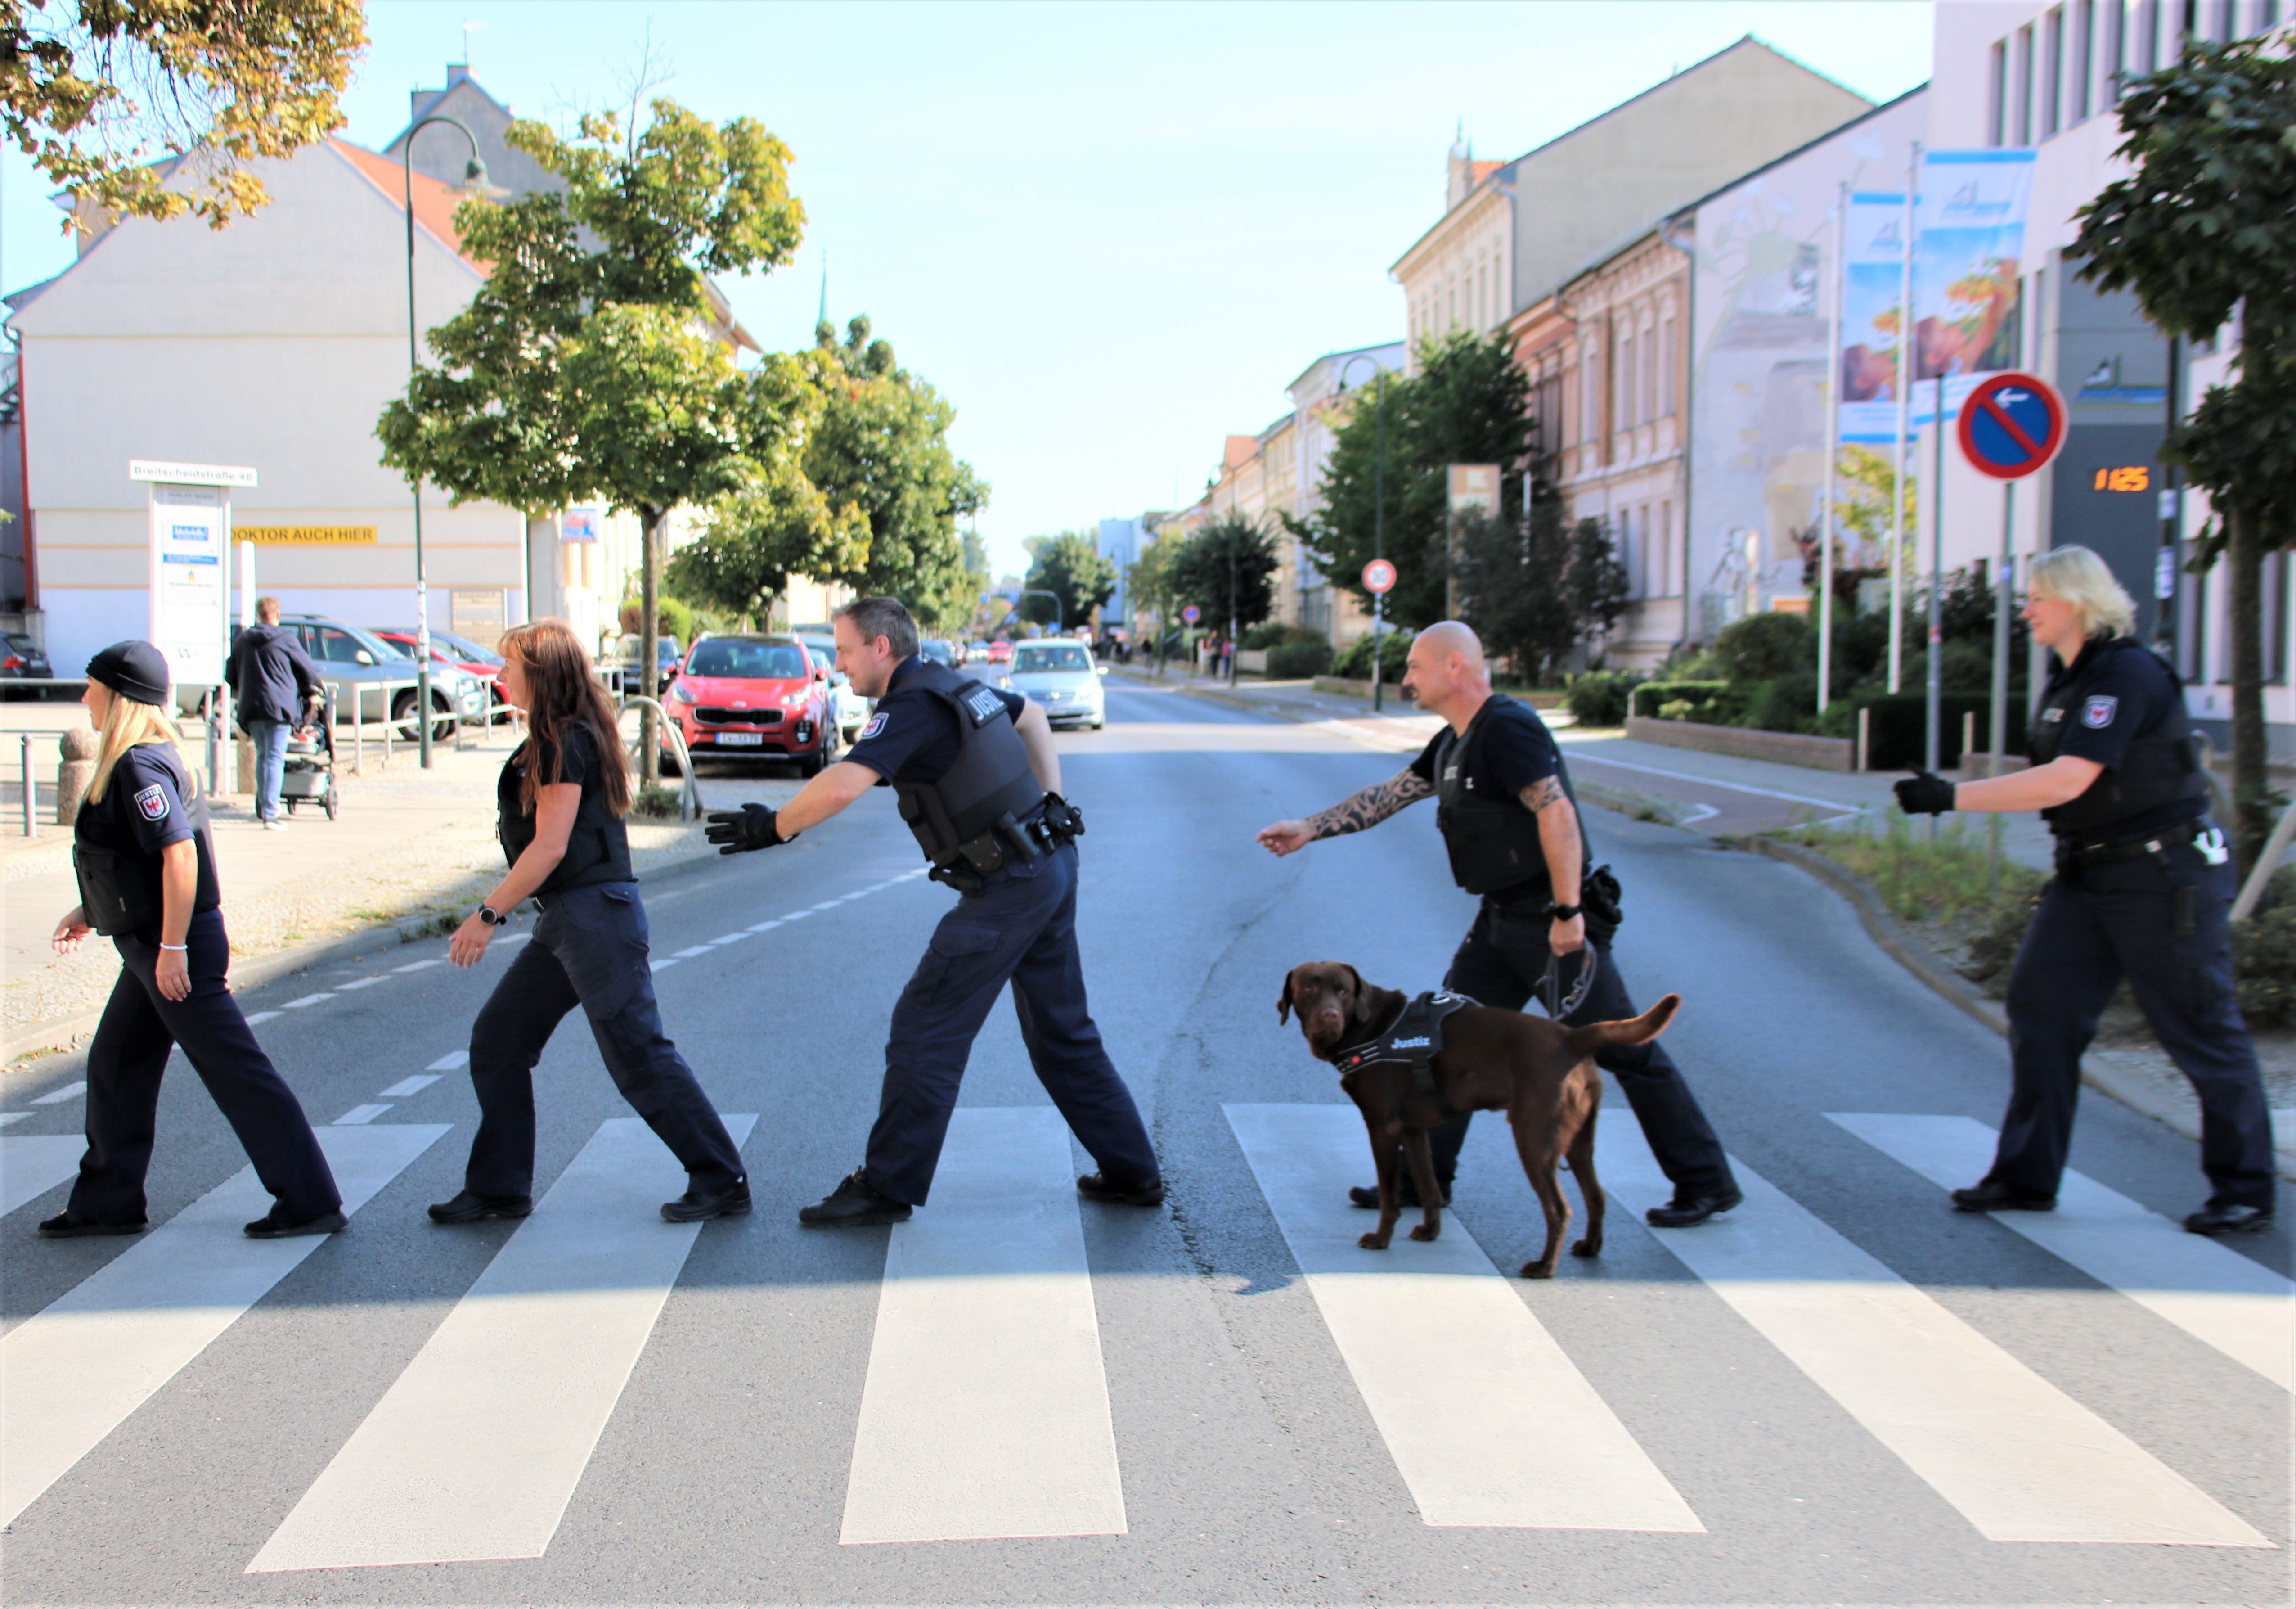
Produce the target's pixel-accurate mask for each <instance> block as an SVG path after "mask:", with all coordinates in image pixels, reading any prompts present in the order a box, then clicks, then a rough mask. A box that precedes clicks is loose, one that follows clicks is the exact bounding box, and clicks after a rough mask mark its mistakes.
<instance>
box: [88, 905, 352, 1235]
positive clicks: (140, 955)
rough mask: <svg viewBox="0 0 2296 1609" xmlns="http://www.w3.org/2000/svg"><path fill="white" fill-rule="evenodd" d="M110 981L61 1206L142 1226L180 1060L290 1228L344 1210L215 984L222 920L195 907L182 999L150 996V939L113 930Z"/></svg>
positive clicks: (299, 1117)
mask: <svg viewBox="0 0 2296 1609" xmlns="http://www.w3.org/2000/svg"><path fill="white" fill-rule="evenodd" d="M111 942H112V946H113V948H116V949H118V950H119V981H118V982H117V983H115V984H113V985H112V987H111V999H110V1000H109V1001H107V1002H106V1003H105V1005H104V1007H103V1017H102V1021H101V1022H98V1023H97V1024H96V1030H95V1038H94V1040H93V1041H91V1042H90V1044H89V1046H88V1050H87V1154H86V1156H84V1157H82V1158H81V1159H80V1164H79V1180H78V1183H77V1184H75V1185H73V1186H72V1193H71V1201H70V1207H71V1210H72V1211H75V1212H77V1213H78V1214H80V1215H81V1216H82V1217H84V1218H92V1219H96V1220H98V1221H99V1222H102V1223H108V1224H131V1223H141V1222H143V1219H144V1216H145V1210H144V1201H143V1177H144V1175H145V1173H146V1172H148V1171H149V1170H150V1169H151V1166H152V1139H153V1133H154V1129H155V1127H156V1124H157V1121H158V1117H159V1110H160V1077H161V1075H162V1074H164V1073H165V1072H166V1071H167V1069H168V1052H169V1051H171V1050H174V1049H175V1048H176V1047H178V1046H181V1047H183V1052H184V1060H186V1061H188V1062H190V1063H191V1064H192V1071H194V1072H196V1073H198V1074H199V1075H200V1081H201V1083H203V1084H205V1085H206V1086H207V1087H208V1094H209V1095H210V1096H213V1097H214V1098H215V1104H216V1105H217V1107H218V1108H220V1109H221V1111H222V1112H223V1115H224V1121H226V1122H228V1123H229V1124H230V1125H231V1129H232V1132H233V1133H234V1134H236V1135H237V1136H238V1137H239V1143H240V1145H242V1146H243V1147H244V1148H245V1149H246V1152H247V1160H248V1161H249V1162H253V1163H254V1164H255V1177H256V1178H258V1179H260V1180H262V1182H263V1187H264V1188H265V1189H266V1190H268V1191H270V1192H271V1194H273V1195H275V1196H276V1197H278V1199H279V1204H280V1207H281V1208H282V1209H283V1211H285V1213H286V1215H287V1216H288V1217H289V1218H291V1219H293V1220H294V1221H295V1222H297V1223H306V1222H308V1221H309V1220H310V1219H315V1218H319V1217H322V1216H324V1215H325V1214H326V1213H329V1212H332V1211H334V1210H335V1209H336V1208H338V1207H340V1206H341V1205H342V1204H343V1198H342V1194H341V1193H340V1192H339V1191H338V1190H337V1189H336V1188H335V1176H334V1174H333V1172H332V1171H331V1170H329V1168H328V1167H327V1158H326V1155H325V1153H324V1152H322V1151H321V1150H320V1149H319V1139H318V1137H317V1136H316V1135H315V1134H313V1133H312V1132H311V1121H310V1119H308V1118H307V1117H305V1116H304V1115H303V1104H302V1103H301V1102H300V1101H298V1100H297V1099H296V1098H295V1092H294V1091H293V1090H292V1089H290V1088H288V1087H287V1080H284V1079H283V1078H281V1077H280V1076H279V1070H278V1069H277V1068H275V1067H274V1066H273V1065H272V1064H271V1058H270V1057H269V1056H267V1055H264V1054H263V1047H262V1046H260V1045H258V1044H257V1043H256V1040H255V1030H253V1029H251V1028H250V1027H248V1025H247V1018H246V1016H245V1014H243V1013H242V1012H241V1010H240V1009H239V1002H238V1001H237V1000H235V999H234V998H233V997H232V994H231V991H230V989H227V988H226V987H225V982H224V980H225V974H226V973H228V972H229V971H230V968H231V940H230V937H229V936H228V935H227V934H226V933H225V932H224V925H223V913H222V912H221V911H219V910H215V911H201V912H199V913H197V914H196V915H193V917H192V925H191V931H190V932H189V933H187V934H186V935H185V937H184V950H185V955H184V960H185V961H186V962H188V963H189V964H190V971H191V975H192V992H191V993H190V994H189V995H187V996H185V997H184V998H183V999H180V1000H170V999H169V998H168V997H167V996H165V995H163V994H161V993H160V984H159V981H158V968H159V965H160V949H159V942H158V937H157V934H156V933H154V934H152V936H150V937H146V936H144V935H142V934H135V933H122V934H119V935H118V936H116V937H114V938H113V940H112V941H111Z"/></svg>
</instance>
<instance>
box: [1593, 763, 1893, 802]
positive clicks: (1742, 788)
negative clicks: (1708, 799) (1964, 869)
mask: <svg viewBox="0 0 2296 1609" xmlns="http://www.w3.org/2000/svg"><path fill="white" fill-rule="evenodd" d="M1570 763H1571V764H1573V765H1578V766H1616V767H1617V768H1619V769H1620V770H1621V771H1639V772H1641V773H1642V774H1643V775H1644V776H1669V777H1672V778H1673V779H1674V780H1675V781H1677V782H1692V783H1697V784H1700V785H1702V786H1704V787H1710V788H1727V789H1729V790H1730V791H1731V792H1733V793H1759V794H1760V795H1761V796H1762V797H1763V798H1765V799H1784V800H1792V802H1793V803H1795V804H1809V805H1824V806H1825V808H1826V809H1829V810H1841V811H1844V812H1846V813H1849V814H1852V815H1854V814H1856V813H1857V812H1858V811H1860V810H1866V809H1872V808H1873V807H1872V806H1870V805H1861V804H1858V803H1857V802H1856V801H1855V800H1840V799H1813V798H1811V797H1810V796H1809V795H1808V794H1807V793H1781V792H1778V790H1777V789H1775V788H1757V787H1753V786H1751V785H1750V784H1746V783H1743V782H1724V781H1723V780H1722V779H1721V778H1720V777H1718V776H1692V775H1691V774H1690V773H1688V772H1686V771H1665V770H1661V769H1660V768H1658V767H1656V766H1638V765H1636V764H1635V763H1634V762H1633V761H1632V760H1626V759H1603V756H1601V755H1599V754H1587V753H1582V752H1579V751H1573V752H1572V753H1571V755H1570Z"/></svg>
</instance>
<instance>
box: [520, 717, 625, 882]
mask: <svg viewBox="0 0 2296 1609" xmlns="http://www.w3.org/2000/svg"><path fill="white" fill-rule="evenodd" d="M596 758H597V759H598V761H599V763H601V764H604V765H613V764H616V763H618V762H619V760H620V759H621V753H620V745H619V743H618V744H616V745H615V748H614V750H613V751H610V752H609V753H607V754H603V755H599V756H597V757H596ZM535 763H538V762H537V755H536V749H535V743H534V740H533V739H532V738H531V737H529V738H528V739H527V740H526V742H524V743H521V744H520V745H519V746H518V748H517V750H516V751H515V752H513V753H512V755H511V757H510V759H507V760H505V761H504V762H503V768H502V777H501V780H500V781H499V782H497V783H496V785H495V806H496V829H495V831H496V836H498V837H499V838H501V840H502V846H503V853H504V855H505V856H506V857H508V858H509V860H510V864H511V865H512V866H516V865H517V864H518V858H519V857H520V856H521V855H523V854H525V853H526V846H527V845H529V844H530V843H532V842H533V841H534V834H535V830H536V828H535V818H534V817H533V815H532V813H530V812H529V810H528V809H526V807H525V805H524V804H523V803H522V802H521V800H520V797H519V794H520V786H519V784H520V782H521V778H522V776H523V775H524V771H525V768H526V767H527V766H529V765H531V764H535ZM536 780H537V784H539V785H541V786H545V787H546V786H548V785H549V780H548V778H546V777H537V779H536ZM637 875H638V874H637V873H635V871H633V870H631V869H630V834H629V830H628V829H627V827H625V826H624V825H622V819H621V817H619V816H617V815H615V814H614V812H613V810H612V809H611V808H610V807H609V806H608V805H607V803H606V789H605V785H604V783H603V781H601V782H599V783H598V784H597V785H596V786H594V787H586V788H584V789H583V790H582V803H581V805H580V806H579V808H578V809H576V810H575V812H574V830H573V831H572V832H570V833H568V834H567V835H566V858H564V859H563V860H561V861H560V862H559V863H558V864H557V865H556V866H553V867H552V868H551V872H550V875H549V876H547V877H545V878H544V879H543V881H542V886H541V887H539V888H537V889H536V890H535V892H536V893H537V894H554V893H557V892H559V891H561V890H563V889H579V888H588V887H590V886H591V885H592V884H594V883H599V882H636V881H637Z"/></svg>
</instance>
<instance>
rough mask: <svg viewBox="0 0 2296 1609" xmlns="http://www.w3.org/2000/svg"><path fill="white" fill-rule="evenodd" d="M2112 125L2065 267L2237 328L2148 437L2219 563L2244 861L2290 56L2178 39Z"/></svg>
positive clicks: (2291, 337) (2284, 281)
mask: <svg viewBox="0 0 2296 1609" xmlns="http://www.w3.org/2000/svg"><path fill="white" fill-rule="evenodd" d="M2120 127H2121V132H2122V133H2123V134H2124V135H2126V138H2124V139H2123V140H2122V142H2121V144H2120V149H2119V151H2118V152H2117V153H2116V154H2117V155H2119V156H2120V157H2121V158H2123V159H2124V160H2127V161H2128V164H2129V168H2130V171H2129V173H2128V176H2127V177H2125V178H2122V179H2119V180H2116V181H2115V182H2114V183H2112V184H2111V185H2106V186H2105V187H2104V189H2103V191H2101V192H2100V193H2098V195H2097V197H2096V199H2095V201H2091V202H2090V203H2089V204H2088V205H2087V206H2086V207H2083V208H2082V209H2080V211H2079V214H2078V216H2079V219H2080V225H2081V228H2080V234H2079V239H2078V240H2077V241H2076V242H2074V247H2073V251H2074V252H2077V253H2079V255H2080V256H2082V257H2084V258H2085V259H2087V261H2086V262H2085V263H2084V264H2083V265H2082V267H2081V269H2080V273H2081V275H2082V277H2083V278H2085V279H2087V280H2089V281H2091V282H2093V283H2095V284H2096V285H2098V286H2099V287H2101V288H2102V289H2104V290H2107V291H2117V290H2128V291H2134V292H2135V293H2136V300H2137V301H2138V303H2139V304H2140V305H2141V306H2142V307H2143V308H2144V315H2145V316H2146V317H2147V318H2149V319H2151V320H2152V321H2153V324H2155V325H2156V326H2157V327H2159V328H2160V329H2161V330H2162V331H2163V332H2166V333H2168V334H2170V335H2175V336H2181V337H2184V338H2186V339H2188V340H2201V339H2203V338H2206V337H2210V336H2213V335H2217V334H2218V332H2228V329H2229V328H2230V327H2234V326H2235V325H2236V330H2237V335H2238V340H2239V343H2240V344H2239V354H2238V356H2237V357H2235V359H2234V363H2233V366H2234V368H2235V370H2236V371H2237V378H2236V379H2235V380H2233V381H2232V382H2230V383H2228V384H2223V385H2217V386H2211V387H2210V389H2209V392H2208V395H2207V396H2205V397H2203V398H2202V399H2201V403H2200V406H2198V407H2197V408H2195V409H2194V411H2193V415H2192V417H2191V418H2190V419H2189V420H2188V421H2187V422H2185V423H2184V424H2182V425H2181V426H2179V427H2178V428H2177V429H2175V430H2173V431H2170V433H2169V439H2168V443H2167V446H2166V447H2164V449H2163V452H2164V455H2165V456H2167V457H2168V458H2169V460H2170V461H2171V462H2174V463H2178V464H2182V465H2183V466H2184V467H2185V472H2187V473H2188V474H2189V475H2190V477H2191V479H2192V482H2193V484H2194V485H2195V486H2197V487H2199V488H2202V489H2203V490H2205V491H2206V492H2207V493H2208V495H2209V505H2210V509H2211V511H2212V513H2213V518H2212V519H2211V521H2210V529H2208V531H2207V532H2206V533H2204V540H2203V547H2202V558H2201V560H2200V563H2201V564H2202V566H2205V565H2207V564H2209V563H2212V562H2214V561H2215V560H2216V559H2217V558H2218V557H2219V556H2221V557H2222V558H2224V559H2225V560H2226V566H2227V569H2228V571H2229V576H2228V578H2227V582H2226V610H2227V612H2228V615H2229V619H2230V627H2231V631H2230V636H2231V649H2232V655H2231V657H2232V667H2231V671H2232V740H2233V741H2232V746H2233V802H2234V816H2235V821H2234V823H2233V828H2234V837H2235V841H2236V842H2237V844H2238V846H2239V849H2240V856H2241V862H2242V864H2243V866H2246V865H2248V864H2250V863H2251V861H2252V860H2253V858H2254V857H2255V855H2256V854H2257V852H2258V851H2259V849H2260V848H2261V846H2262V843H2263V841H2264V839H2265V838H2266V836H2267V834H2268V833H2269V832H2270V830H2271V820H2270V817H2271V808H2272V804H2273V801H2274V795H2273V794H2272V792H2271V790H2270V787H2269V785H2268V784H2267V781H2266V774H2265V766H2266V759H2267V755H2266V740H2265V727H2264V653H2263V622H2264V609H2263V602H2264V588H2263V565H2264V556H2265V554H2267V553H2268V552H2270V551H2272V550H2274V549H2276V548H2284V547H2287V546H2291V545H2292V543H2296V513H2292V511H2296V267H2292V266H2291V265H2292V264H2296V58H2292V56H2291V55H2290V54H2289V53H2288V51H2287V49H2286V47H2285V45H2282V44H2278V43H2276V42H2273V41H2269V40H2249V41H2244V42H2240V43H2235V44H2230V45H2209V44H2206V43H2203V42H2202V41H2199V40H2192V39H2188V40H2187V41H2186V42H2185V49H2184V52H2183V54H2182V55H2181V57H2180V58H2179V60H2178V61H2177V62H2176V63H2175V64H2174V65H2173V66H2170V67H2168V68H2165V69H2163V70H2161V71H2159V72H2155V73H2152V74H2149V75H2147V76H2145V77H2144V78H2136V79H2133V80H2131V81H2130V82H2129V83H2128V85H2127V86H2126V94H2125V95H2124V98H2123V99H2122V101H2121V103H2120ZM2071 254H2072V253H2068V255H2071Z"/></svg>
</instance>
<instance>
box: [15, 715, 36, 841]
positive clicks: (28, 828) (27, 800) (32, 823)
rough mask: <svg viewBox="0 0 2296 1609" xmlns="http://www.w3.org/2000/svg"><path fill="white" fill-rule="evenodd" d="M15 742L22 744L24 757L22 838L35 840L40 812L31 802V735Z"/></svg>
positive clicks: (26, 735)
mask: <svg viewBox="0 0 2296 1609" xmlns="http://www.w3.org/2000/svg"><path fill="white" fill-rule="evenodd" d="M16 741H17V742H18V743H21V744H22V745H23V757H24V836H25V837H27V838H37V837H38V836H39V835H40V812H39V807H38V805H37V804H36V803H34V802H33V799H32V738H31V735H30V734H29V733H27V734H25V735H23V736H21V737H20V738H18V739H17V740H16Z"/></svg>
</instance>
